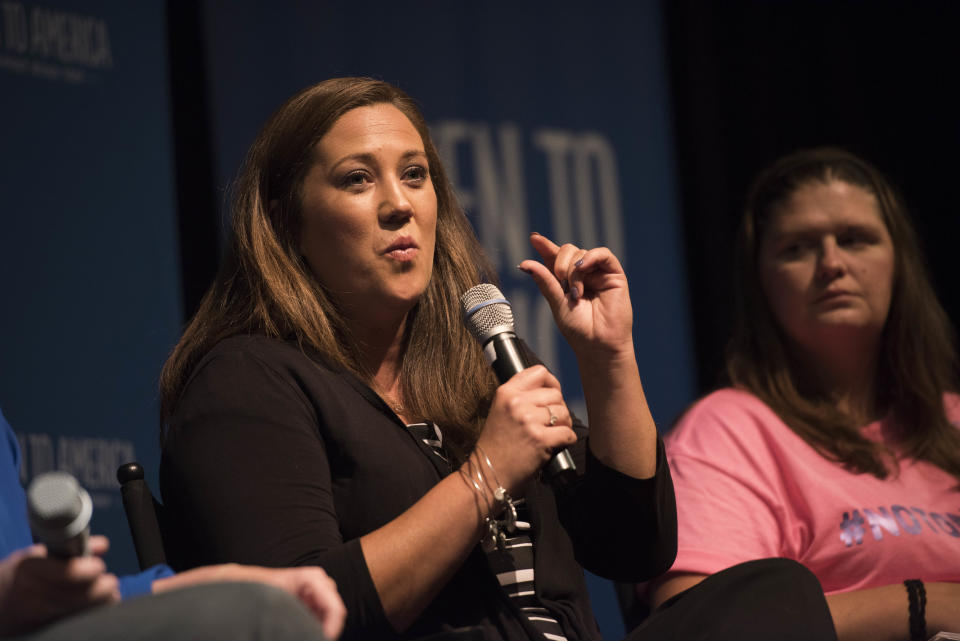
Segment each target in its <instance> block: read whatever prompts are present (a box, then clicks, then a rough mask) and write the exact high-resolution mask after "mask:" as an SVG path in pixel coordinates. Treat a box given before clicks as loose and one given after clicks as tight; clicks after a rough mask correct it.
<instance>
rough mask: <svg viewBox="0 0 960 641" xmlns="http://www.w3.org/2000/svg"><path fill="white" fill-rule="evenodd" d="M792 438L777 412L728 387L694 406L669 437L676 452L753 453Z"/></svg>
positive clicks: (669, 441) (752, 397)
mask: <svg viewBox="0 0 960 641" xmlns="http://www.w3.org/2000/svg"><path fill="white" fill-rule="evenodd" d="M788 434H792V432H791V431H790V429H789V428H788V427H787V426H786V425H785V424H784V423H783V421H782V420H781V419H780V417H779V416H777V414H776V412H774V411H773V410H772V409H771V408H770V407H769V406H768V405H767V404H766V403H764V402H763V401H762V400H760V399H759V398H757V397H756V396H754V395H753V394H751V393H750V392H748V391H746V390H744V389H740V388H734V387H726V388H722V389H719V390H716V391H714V392H711V393H710V394H708V395H706V396H704V397H703V398H701V399H700V400H698V401H696V402H695V403H693V404H692V405H691V406H690V407H689V408H688V409H687V410H686V411H685V412H684V413H683V415H681V417H680V418H679V419H678V420H677V423H676V425H675V426H674V428H673V429H672V430H671V431H670V433H669V434H668V435H667V437H666V441H667V446H668V448H669V449H670V450H671V451H673V452H677V451H682V450H687V449H690V450H698V449H705V450H712V449H716V448H720V447H724V446H727V447H736V448H737V449H750V448H752V447H755V446H757V445H759V444H760V443H766V442H769V441H770V440H771V439H776V438H779V437H780V436H782V435H784V436H785V435H788Z"/></svg>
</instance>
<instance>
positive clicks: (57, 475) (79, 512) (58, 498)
mask: <svg viewBox="0 0 960 641" xmlns="http://www.w3.org/2000/svg"><path fill="white" fill-rule="evenodd" d="M27 512H28V515H29V519H30V529H31V530H32V531H33V536H34V538H36V540H37V541H38V542H40V543H43V544H45V545H46V546H47V554H48V555H49V556H52V557H58V558H61V559H68V558H70V557H74V556H86V555H87V554H89V553H90V550H89V547H88V541H89V539H90V517H91V516H92V515H93V501H91V500H90V495H89V494H87V491H86V490H85V489H83V488H82V487H80V484H79V483H78V482H77V479H75V478H74V477H73V476H72V475H70V474H67V473H66V472H47V473H45V474H40V475H39V476H37V477H36V478H34V479H33V481H32V482H31V483H30V487H28V488H27Z"/></svg>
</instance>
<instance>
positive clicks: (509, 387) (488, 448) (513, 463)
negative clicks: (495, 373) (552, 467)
mask: <svg viewBox="0 0 960 641" xmlns="http://www.w3.org/2000/svg"><path fill="white" fill-rule="evenodd" d="M552 417H556V420H555V421H553V419H552ZM551 422H553V424H552V425H551ZM571 426H572V419H571V417H570V411H569V410H568V409H567V404H566V403H565V402H564V400H563V393H562V392H561V390H560V382H559V381H558V380H557V379H556V377H555V376H554V375H553V374H551V373H550V372H549V371H548V370H547V368H546V367H544V366H543V365H535V366H533V367H529V368H527V369H525V370H522V371H520V372H518V373H517V374H515V375H514V376H513V377H512V378H510V380H508V381H507V382H506V383H504V384H503V385H501V386H500V387H499V388H497V391H496V394H494V397H493V403H492V405H491V407H490V413H489V414H488V416H487V420H486V422H485V423H484V426H483V431H482V432H481V434H480V439H479V440H478V441H477V445H478V446H479V447H478V449H479V450H480V452H481V453H482V454H486V456H488V457H489V458H490V463H491V464H492V465H493V469H494V471H495V476H496V479H494V478H487V482H488V483H489V484H491V485H493V484H494V483H495V482H496V480H499V482H500V483H502V484H503V487H504V488H505V489H506V490H507V492H509V493H510V494H513V495H517V494H519V493H520V488H522V487H523V485H524V484H525V483H526V482H527V481H528V480H529V479H530V478H531V477H533V475H534V474H536V472H537V471H538V470H539V469H540V468H541V467H542V466H543V464H544V463H546V462H547V460H549V458H550V456H551V455H552V454H553V451H554V450H555V449H556V448H558V447H564V446H567V445H571V444H573V443H575V442H576V440H577V435H576V433H575V432H574V431H573V429H571ZM482 454H481V460H482ZM481 467H482V469H483V470H484V476H486V477H489V476H490V474H488V472H489V470H488V469H487V468H486V465H485V464H484V465H481Z"/></svg>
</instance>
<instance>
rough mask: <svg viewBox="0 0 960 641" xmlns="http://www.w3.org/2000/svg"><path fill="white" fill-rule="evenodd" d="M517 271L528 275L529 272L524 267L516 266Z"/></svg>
mask: <svg viewBox="0 0 960 641" xmlns="http://www.w3.org/2000/svg"><path fill="white" fill-rule="evenodd" d="M517 269H519V270H520V271H522V272H523V273H524V274H529V273H530V270H529V269H527V268H526V267H524V266H523V265H517Z"/></svg>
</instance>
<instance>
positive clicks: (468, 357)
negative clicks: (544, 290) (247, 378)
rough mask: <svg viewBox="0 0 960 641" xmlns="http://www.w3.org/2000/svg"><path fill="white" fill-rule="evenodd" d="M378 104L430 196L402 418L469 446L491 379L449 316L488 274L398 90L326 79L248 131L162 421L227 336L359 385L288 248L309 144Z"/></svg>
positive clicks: (168, 374)
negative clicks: (433, 197)
mask: <svg viewBox="0 0 960 641" xmlns="http://www.w3.org/2000/svg"><path fill="white" fill-rule="evenodd" d="M380 103H389V104H392V105H394V106H395V107H397V108H398V109H399V110H400V111H401V112H403V113H404V114H405V115H406V116H407V118H409V119H410V122H411V123H412V124H413V126H414V127H415V128H416V130H417V131H418V132H419V134H420V137H421V139H422V140H423V145H424V149H425V151H426V155H427V162H428V165H429V171H430V175H431V179H432V182H433V186H434V189H435V190H436V194H437V230H436V250H435V253H434V261H433V275H432V277H431V280H430V283H429V285H428V287H427V291H426V292H425V293H424V294H423V296H421V298H420V300H419V301H418V303H417V305H416V306H415V308H414V309H413V310H412V311H411V313H410V314H409V315H408V317H407V326H406V328H405V332H406V333H405V338H404V340H405V345H406V348H405V352H404V356H403V363H402V365H401V372H400V385H401V394H402V397H403V399H404V403H405V405H406V406H407V409H408V411H410V413H411V414H413V415H416V416H420V417H426V418H429V419H430V420H433V421H435V422H436V423H437V424H438V425H440V426H441V427H442V428H444V434H445V435H449V436H451V437H452V439H453V443H452V444H453V445H455V446H459V447H460V448H463V449H466V448H468V447H470V446H471V445H472V442H473V441H474V440H475V439H476V436H477V435H478V434H479V430H480V426H481V425H482V420H483V417H484V415H485V414H486V411H487V410H488V408H489V401H490V398H491V396H492V393H493V391H494V389H495V386H496V381H495V380H494V378H493V376H492V374H491V372H490V368H489V367H488V366H487V364H486V363H485V362H484V360H483V355H482V352H481V351H480V349H479V346H478V345H477V344H476V341H474V339H473V338H472V337H471V336H470V335H469V333H468V332H467V330H466V329H465V328H464V326H463V323H462V322H461V320H460V314H461V312H460V306H459V302H458V301H459V296H460V294H462V293H463V292H464V291H466V290H467V289H468V288H470V287H471V286H473V285H475V284H476V283H478V282H480V281H482V280H487V281H491V280H493V279H494V278H495V275H494V272H493V269H492V267H491V266H490V264H489V263H488V261H487V260H486V258H485V257H484V255H483V251H482V250H481V248H480V244H479V242H478V241H477V239H476V236H475V235H474V233H473V230H472V228H471V227H470V223H469V221H468V220H467V218H466V216H465V215H464V213H463V211H462V210H461V209H460V207H459V206H458V204H457V200H456V197H455V195H454V191H453V186H452V185H451V183H450V181H449V179H448V178H447V175H446V172H445V171H444V169H443V165H442V164H441V163H440V158H439V155H438V154H437V150H436V147H435V146H434V144H433V141H432V140H431V139H430V134H429V131H428V129H427V125H426V121H425V120H424V118H423V116H422V114H421V113H420V110H419V109H418V108H417V106H416V104H415V103H414V101H413V100H412V99H411V98H410V97H409V96H408V95H407V94H405V93H404V92H403V91H401V90H400V89H398V88H396V87H394V86H392V85H389V84H387V83H385V82H381V81H378V80H373V79H370V78H335V79H331V80H326V81H324V82H321V83H319V84H316V85H313V86H311V87H308V88H306V89H304V90H303V91H301V92H299V93H297V94H296V95H294V96H293V97H291V98H290V99H289V100H287V101H286V102H285V103H284V104H283V105H282V106H280V108H279V109H277V111H276V112H275V113H274V114H273V115H272V116H271V117H270V119H269V120H268V121H267V123H266V124H265V125H264V127H263V129H261V131H260V133H259V134H258V135H257V138H256V140H255V141H254V143H253V145H252V146H251V147H250V150H249V151H248V152H247V156H246V159H245V161H244V164H243V167H242V169H241V171H240V174H239V176H238V178H237V180H236V182H235V185H234V198H233V204H232V236H231V240H230V244H229V246H228V249H227V252H226V255H225V258H224V262H223V264H222V266H221V268H220V271H219V273H218V274H217V277H216V279H215V280H214V283H213V285H212V286H211V287H210V290H209V291H208V292H207V294H206V295H205V296H204V298H203V300H202V301H201V303H200V307H199V309H198V311H197V313H196V315H195V316H194V317H193V319H192V320H191V321H190V323H189V324H188V325H187V327H186V330H185V331H184V333H183V336H182V338H181V339H180V341H179V342H178V343H177V345H176V347H175V348H174V349H173V352H172V354H171V355H170V357H169V359H168V360H167V362H166V364H165V365H164V367H163V371H162V373H161V377H160V388H161V407H162V412H163V417H164V421H166V420H167V419H169V417H170V416H171V415H172V413H173V412H174V410H175V408H176V405H177V401H178V399H179V398H180V396H181V394H183V391H184V388H185V386H186V384H187V381H188V379H189V376H190V373H191V371H192V370H193V368H194V367H195V366H196V364H197V363H198V362H199V361H200V359H201V358H202V357H203V356H204V354H206V353H207V352H208V351H209V350H210V349H211V348H212V347H213V346H214V345H215V344H216V343H217V342H219V341H221V340H223V339H224V338H227V337H229V336H233V335H236V334H250V333H257V334H265V335H267V336H270V337H274V338H277V339H280V340H284V341H290V342H293V343H296V344H298V345H299V346H300V348H301V349H304V348H311V349H312V350H313V351H316V352H319V354H321V355H322V358H323V359H324V361H325V362H326V365H328V366H330V367H333V368H341V369H344V370H347V371H349V372H352V373H353V374H355V375H356V376H359V377H360V378H361V379H363V380H365V381H367V382H368V383H369V382H370V380H371V373H370V372H368V371H365V369H364V367H363V365H362V362H363V361H362V359H361V355H360V348H359V346H358V344H357V342H356V340H355V339H354V337H353V336H352V335H351V331H350V326H349V324H348V323H347V321H346V319H345V318H344V316H343V315H342V314H341V312H340V310H339V309H338V306H337V303H336V300H335V299H334V298H332V297H331V296H330V295H329V293H328V292H327V291H326V289H325V288H324V284H323V283H321V282H318V281H317V279H316V278H315V277H314V275H313V273H312V272H311V270H310V269H309V267H308V266H307V264H306V262H305V260H304V259H303V258H302V257H301V256H300V253H299V250H298V248H299V246H300V243H299V234H300V227H301V225H300V203H301V192H302V186H303V181H304V177H305V176H306V174H307V172H308V171H309V169H310V166H311V164H312V162H313V160H312V159H313V151H314V147H315V146H316V144H317V142H318V141H319V140H320V138H322V137H323V135H324V134H325V133H327V131H329V130H330V128H331V127H332V126H333V124H334V122H336V120H337V119H338V118H340V116H342V115H343V114H345V113H346V112H348V111H350V110H351V109H355V108H357V107H362V106H367V105H372V104H380Z"/></svg>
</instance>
